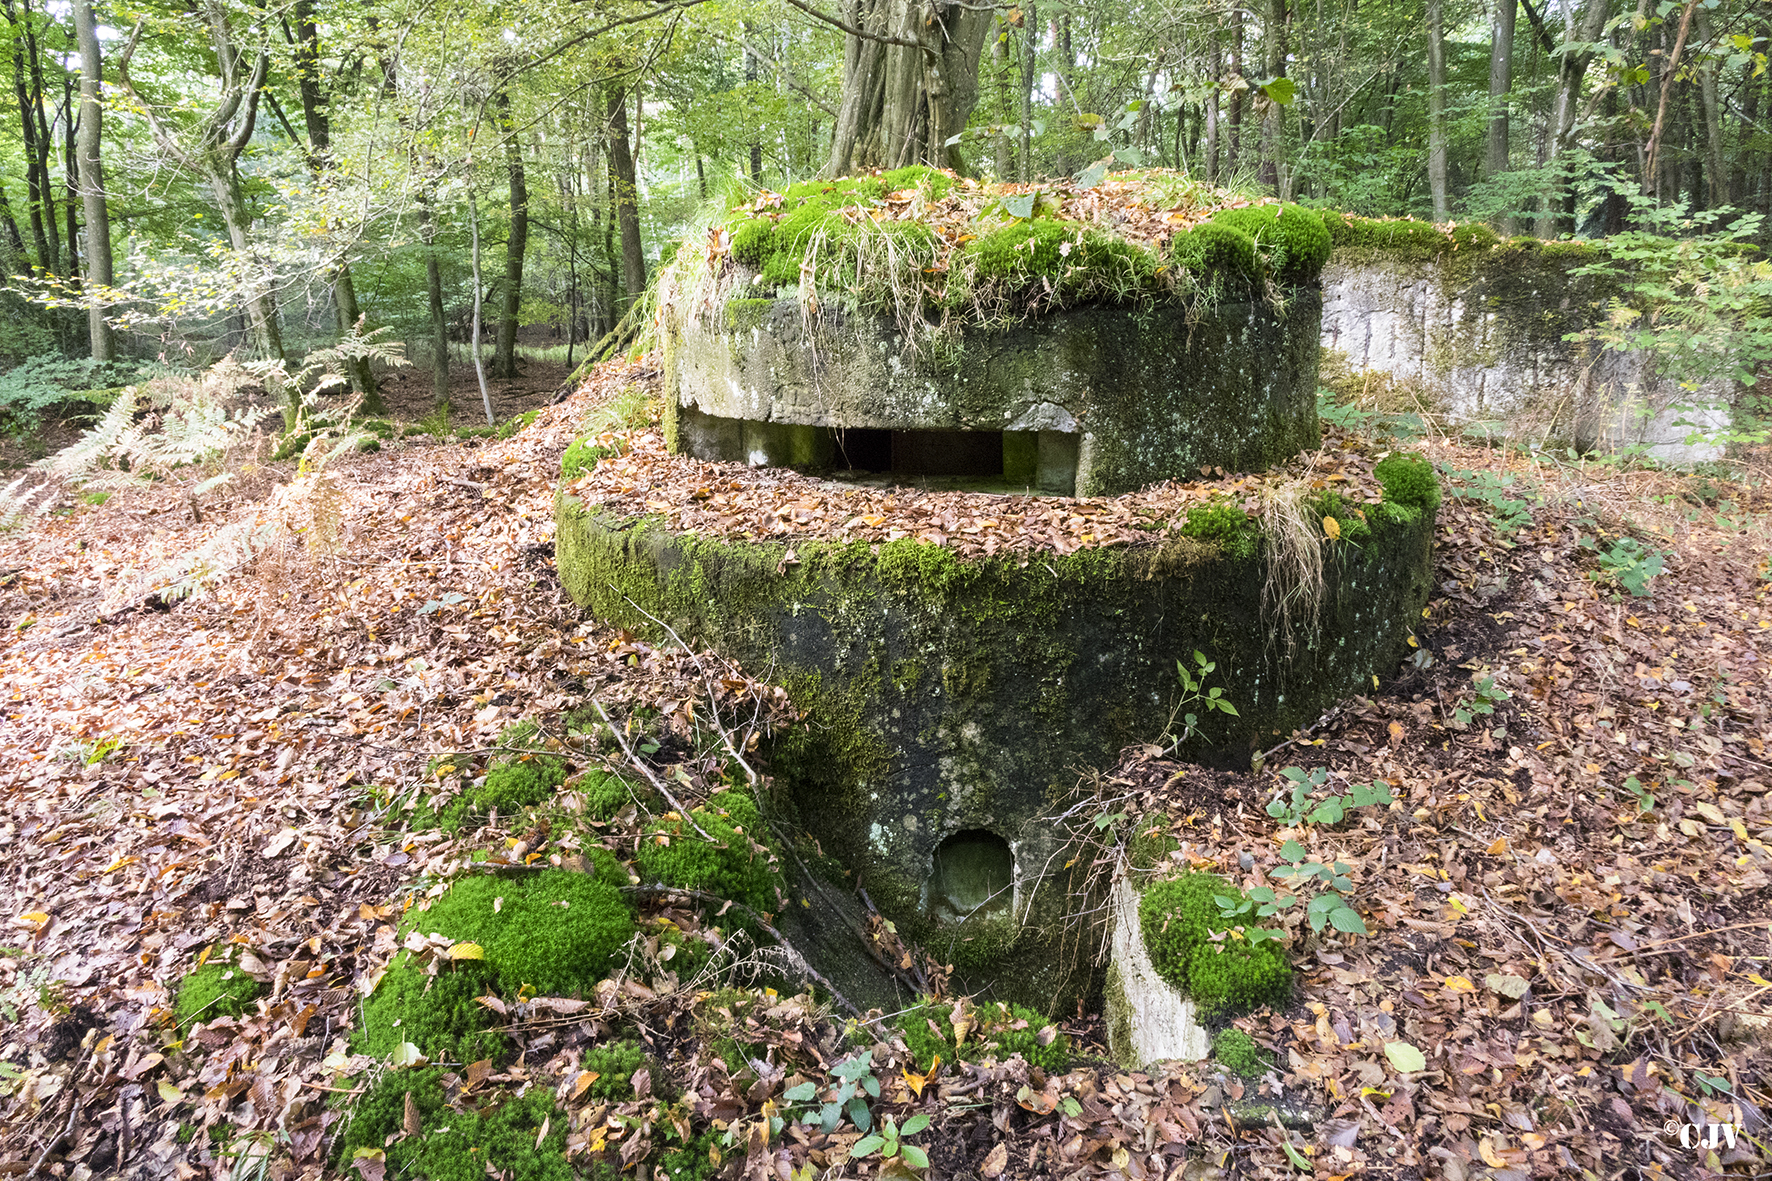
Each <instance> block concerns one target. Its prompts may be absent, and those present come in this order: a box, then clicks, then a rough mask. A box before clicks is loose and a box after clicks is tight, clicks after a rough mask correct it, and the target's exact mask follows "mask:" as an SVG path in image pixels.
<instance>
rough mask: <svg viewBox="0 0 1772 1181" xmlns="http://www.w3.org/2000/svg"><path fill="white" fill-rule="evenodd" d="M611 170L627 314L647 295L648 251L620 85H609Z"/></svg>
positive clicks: (625, 100) (623, 304) (624, 307)
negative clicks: (641, 237) (642, 226)
mask: <svg viewBox="0 0 1772 1181" xmlns="http://www.w3.org/2000/svg"><path fill="white" fill-rule="evenodd" d="M609 173H610V181H611V183H612V186H613V187H614V190H615V220H616V223H617V225H618V226H619V227H620V229H621V276H622V282H623V283H624V285H625V286H626V288H627V298H626V299H625V300H623V301H622V311H623V313H624V314H625V313H626V311H627V309H628V308H629V307H631V306H632V305H633V303H634V301H635V300H637V299H639V298H640V297H641V296H642V295H645V294H646V253H645V248H644V247H643V245H642V244H641V241H640V206H639V200H638V197H639V193H638V189H637V185H636V179H635V176H634V157H633V154H632V151H631V149H630V148H629V145H628V103H627V91H625V90H624V89H622V88H621V87H620V86H611V87H610V88H609ZM617 319H620V317H617Z"/></svg>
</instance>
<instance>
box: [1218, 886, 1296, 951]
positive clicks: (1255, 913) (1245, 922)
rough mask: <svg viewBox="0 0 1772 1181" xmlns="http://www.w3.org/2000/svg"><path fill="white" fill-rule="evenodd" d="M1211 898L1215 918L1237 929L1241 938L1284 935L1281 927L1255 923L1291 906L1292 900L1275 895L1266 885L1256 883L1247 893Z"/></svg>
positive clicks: (1257, 940)
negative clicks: (1216, 910)
mask: <svg viewBox="0 0 1772 1181" xmlns="http://www.w3.org/2000/svg"><path fill="white" fill-rule="evenodd" d="M1212 901H1213V904H1214V905H1216V906H1217V907H1218V915H1219V917H1220V918H1222V919H1224V920H1225V921H1226V922H1228V923H1230V924H1231V925H1232V926H1233V927H1236V928H1237V929H1239V930H1241V931H1242V932H1243V938H1245V939H1247V940H1248V941H1249V942H1250V943H1251V944H1257V943H1262V942H1265V941H1266V940H1269V939H1284V938H1285V937H1286V932H1285V931H1283V930H1280V929H1278V928H1272V927H1258V926H1256V925H1255V924H1256V923H1258V922H1260V921H1261V920H1262V919H1268V918H1272V917H1273V916H1274V915H1276V914H1279V913H1280V912H1281V911H1282V910H1285V909H1286V908H1287V907H1288V906H1290V905H1292V903H1293V901H1294V900H1293V899H1292V898H1290V897H1286V896H1283V895H1280V894H1277V893H1275V892H1274V891H1273V890H1271V889H1269V888H1268V887H1266V886H1256V887H1254V888H1253V889H1251V890H1250V891H1249V892H1248V893H1247V894H1240V893H1230V894H1214V895H1213V896H1212Z"/></svg>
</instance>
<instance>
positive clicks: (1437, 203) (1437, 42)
mask: <svg viewBox="0 0 1772 1181" xmlns="http://www.w3.org/2000/svg"><path fill="white" fill-rule="evenodd" d="M1440 3H1441V0H1427V183H1428V188H1429V190H1430V191H1431V192H1432V194H1433V202H1434V220H1435V221H1437V222H1443V221H1448V220H1450V219H1451V216H1452V214H1451V210H1450V207H1449V205H1448V204H1447V200H1446V42H1445V40H1444V36H1443V33H1444V30H1443V28H1442V26H1441V19H1440Z"/></svg>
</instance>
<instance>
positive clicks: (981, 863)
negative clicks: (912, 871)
mask: <svg viewBox="0 0 1772 1181" xmlns="http://www.w3.org/2000/svg"><path fill="white" fill-rule="evenodd" d="M928 898H929V909H930V912H931V914H932V915H933V917H934V918H936V919H937V920H940V921H942V922H950V923H951V922H959V921H961V920H964V919H968V918H972V917H975V916H976V917H979V918H983V917H986V916H989V915H995V914H1000V913H1007V912H1008V910H1009V908H1010V905H1011V903H1013V902H1014V900H1015V854H1014V853H1013V852H1012V851H1011V850H1010V848H1009V842H1008V841H1005V840H1004V839H1003V838H1002V837H1000V836H998V835H997V834H996V833H994V832H991V831H989V830H988V829H982V828H969V829H966V830H965V831H963V832H957V833H955V834H954V835H953V836H951V837H949V838H948V839H947V840H945V841H943V842H942V843H941V845H940V846H939V847H938V848H937V849H936V850H935V864H934V867H933V870H932V872H931V873H930V877H929V892H928Z"/></svg>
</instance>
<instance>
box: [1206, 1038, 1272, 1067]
mask: <svg viewBox="0 0 1772 1181" xmlns="http://www.w3.org/2000/svg"><path fill="white" fill-rule="evenodd" d="M1212 1057H1213V1058H1214V1059H1216V1060H1217V1062H1218V1064H1219V1065H1220V1066H1222V1067H1224V1068H1225V1069H1226V1070H1228V1071H1230V1072H1231V1073H1232V1074H1238V1075H1242V1076H1243V1077H1244V1078H1260V1077H1261V1076H1262V1075H1264V1074H1266V1073H1267V1072H1268V1071H1270V1070H1272V1069H1273V1068H1274V1056H1273V1055H1272V1054H1270V1053H1268V1052H1267V1051H1266V1050H1264V1049H1262V1048H1261V1046H1259V1045H1257V1044H1256V1041H1255V1039H1254V1038H1252V1037H1250V1036H1249V1035H1248V1034H1246V1033H1244V1032H1243V1031H1242V1030H1240V1029H1221V1030H1219V1031H1218V1033H1217V1034H1215V1035H1214V1036H1213V1038H1212Z"/></svg>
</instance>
